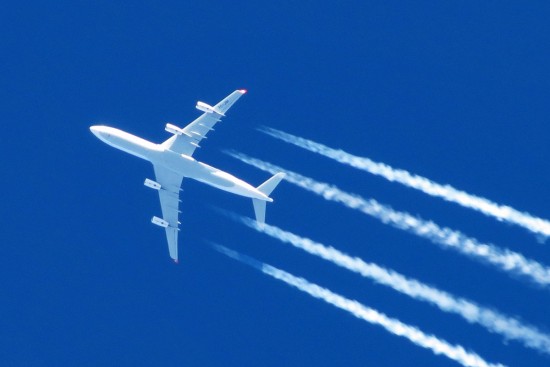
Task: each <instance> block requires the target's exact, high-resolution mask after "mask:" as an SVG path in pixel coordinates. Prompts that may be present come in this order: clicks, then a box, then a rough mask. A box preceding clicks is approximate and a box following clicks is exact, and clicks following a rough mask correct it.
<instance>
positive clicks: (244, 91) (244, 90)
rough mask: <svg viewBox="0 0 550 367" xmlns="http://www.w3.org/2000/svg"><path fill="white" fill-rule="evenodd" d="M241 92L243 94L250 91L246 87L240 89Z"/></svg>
mask: <svg viewBox="0 0 550 367" xmlns="http://www.w3.org/2000/svg"><path fill="white" fill-rule="evenodd" d="M239 92H241V94H245V93H246V92H248V91H247V90H246V89H239Z"/></svg>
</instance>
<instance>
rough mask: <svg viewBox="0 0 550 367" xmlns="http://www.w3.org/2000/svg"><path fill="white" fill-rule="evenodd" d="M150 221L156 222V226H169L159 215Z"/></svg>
mask: <svg viewBox="0 0 550 367" xmlns="http://www.w3.org/2000/svg"><path fill="white" fill-rule="evenodd" d="M151 223H153V224H156V225H157V226H159V227H162V228H168V227H169V226H170V223H168V222H167V221H165V220H164V219H162V218H159V217H153V218H151Z"/></svg>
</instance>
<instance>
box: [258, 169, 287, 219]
mask: <svg viewBox="0 0 550 367" xmlns="http://www.w3.org/2000/svg"><path fill="white" fill-rule="evenodd" d="M284 177H285V174H284V173H283V172H279V173H277V174H275V175H273V176H272V177H271V178H270V179H269V180H267V181H266V182H264V183H263V184H261V185H260V186H258V187H257V189H258V191H259V192H261V193H262V194H264V195H265V196H269V195H270V194H271V193H272V192H273V190H275V188H276V187H277V185H278V184H279V183H280V182H281V180H282V179H283V178H284ZM268 201H272V199H270V198H268ZM266 204H267V201H265V200H260V199H252V205H254V214H255V215H256V221H257V222H258V224H260V225H262V224H264V223H265V207H266Z"/></svg>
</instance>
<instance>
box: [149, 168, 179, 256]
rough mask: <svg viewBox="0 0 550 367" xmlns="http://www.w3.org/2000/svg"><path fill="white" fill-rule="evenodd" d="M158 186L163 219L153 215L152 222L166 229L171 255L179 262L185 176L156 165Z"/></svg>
mask: <svg viewBox="0 0 550 367" xmlns="http://www.w3.org/2000/svg"><path fill="white" fill-rule="evenodd" d="M154 168H155V176H156V180H157V183H158V184H160V188H157V190H158V192H159V198H160V207H161V209H162V219H161V218H157V217H153V219H152V222H153V223H154V224H157V225H159V226H161V227H164V229H165V230H166V239H167V240H168V251H169V252H170V257H171V258H172V259H173V260H174V261H175V262H178V231H179V224H180V223H179V221H178V215H179V202H180V200H179V192H180V186H181V181H182V180H183V176H182V175H180V174H178V173H175V172H173V171H170V170H169V169H167V168H164V167H162V166H154Z"/></svg>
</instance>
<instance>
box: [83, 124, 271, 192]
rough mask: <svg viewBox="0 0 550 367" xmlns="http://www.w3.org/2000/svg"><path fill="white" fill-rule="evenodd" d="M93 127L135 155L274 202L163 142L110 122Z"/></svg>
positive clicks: (192, 176)
mask: <svg viewBox="0 0 550 367" xmlns="http://www.w3.org/2000/svg"><path fill="white" fill-rule="evenodd" d="M90 130H91V131H92V132H93V133H94V135H96V136H97V137H98V138H99V139H101V140H102V141H104V142H105V143H107V144H109V145H110V146H113V147H115V148H117V149H120V150H122V151H124V152H126V153H130V154H132V155H135V156H136V157H139V158H142V159H145V160H147V161H149V162H151V163H153V165H159V166H163V167H166V168H168V169H169V170H171V171H174V172H176V173H179V174H181V175H182V176H184V177H188V178H192V179H194V180H197V181H200V182H203V183H205V184H207V185H210V186H213V187H216V188H218V189H221V190H224V191H227V192H230V193H233V194H237V195H241V196H246V197H249V198H252V199H259V200H264V201H269V202H271V201H272V199H271V198H269V197H268V196H266V195H265V194H263V193H262V192H260V191H259V190H257V189H256V188H255V187H254V186H252V185H250V184H248V183H246V182H244V181H243V180H240V179H238V178H237V177H235V176H233V175H231V174H229V173H227V172H224V171H221V170H219V169H217V168H214V167H212V166H209V165H207V164H204V163H201V162H199V161H197V160H196V159H194V158H192V157H189V156H186V155H183V154H178V153H175V152H173V151H171V150H167V149H165V148H164V147H162V146H161V145H160V144H154V143H151V142H150V141H147V140H145V139H142V138H140V137H137V136H135V135H132V134H129V133H127V132H124V131H122V130H119V129H115V128H112V127H108V126H92V127H90Z"/></svg>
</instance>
